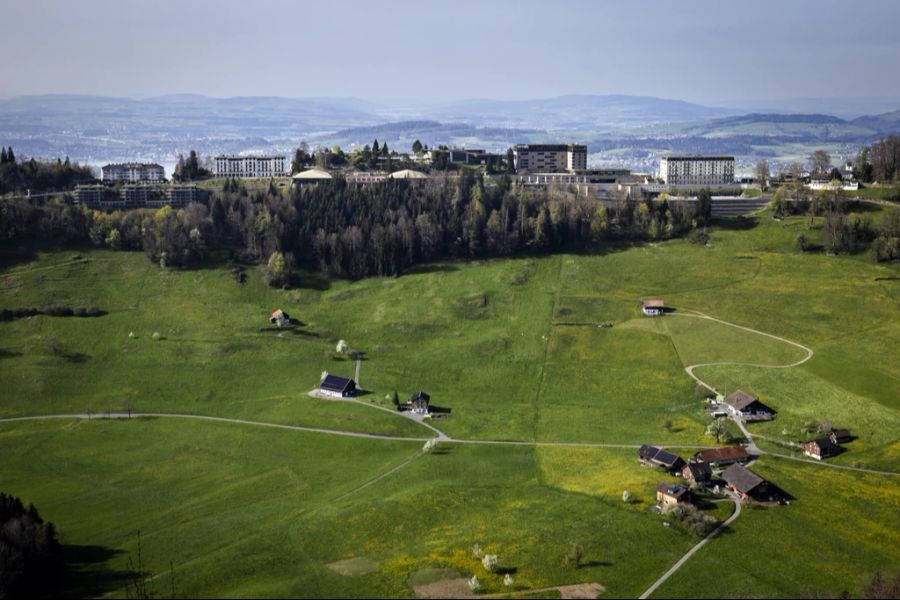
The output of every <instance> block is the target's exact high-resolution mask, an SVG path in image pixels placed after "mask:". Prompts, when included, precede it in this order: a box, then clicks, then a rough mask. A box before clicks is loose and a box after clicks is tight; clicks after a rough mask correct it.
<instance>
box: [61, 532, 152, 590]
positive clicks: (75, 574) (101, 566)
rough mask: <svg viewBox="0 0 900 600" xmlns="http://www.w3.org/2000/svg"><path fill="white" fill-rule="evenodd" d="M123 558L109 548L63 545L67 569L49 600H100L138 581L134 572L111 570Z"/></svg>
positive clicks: (118, 551)
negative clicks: (82, 599) (68, 599)
mask: <svg viewBox="0 0 900 600" xmlns="http://www.w3.org/2000/svg"><path fill="white" fill-rule="evenodd" d="M121 554H122V551H121V550H116V549H113V548H108V547H106V546H93V545H92V546H77V545H73V544H63V546H62V555H63V560H64V563H65V565H66V566H65V569H64V572H63V573H62V575H61V576H60V578H59V582H58V583H57V584H56V585H55V586H53V588H52V589H51V590H50V594H49V596H52V597H62V598H96V597H98V596H104V595H106V594H108V593H110V592H113V591H116V590H120V589H122V588H123V587H125V586H127V585H128V583H129V582H131V581H133V580H134V576H135V573H134V572H132V571H125V570H116V569H111V568H109V567H108V566H107V564H108V563H109V561H111V560H112V559H113V558H115V557H117V556H119V555H121Z"/></svg>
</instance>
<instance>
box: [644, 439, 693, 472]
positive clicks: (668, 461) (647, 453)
mask: <svg viewBox="0 0 900 600" xmlns="http://www.w3.org/2000/svg"><path fill="white" fill-rule="evenodd" d="M638 459H639V460H640V461H641V462H642V463H644V464H646V465H651V466H654V467H662V468H663V469H665V470H666V471H672V472H678V471H681V469H682V468H683V467H684V460H683V459H682V458H681V457H680V456H678V455H677V454H672V453H671V452H667V451H665V450H663V449H662V448H657V447H656V446H648V445H647V444H644V445H643V446H641V447H640V449H638Z"/></svg>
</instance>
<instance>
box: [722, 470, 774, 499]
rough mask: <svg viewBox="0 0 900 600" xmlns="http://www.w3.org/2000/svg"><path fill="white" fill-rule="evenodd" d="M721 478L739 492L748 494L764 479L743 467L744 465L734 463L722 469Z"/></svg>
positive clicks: (763, 481)
mask: <svg viewBox="0 0 900 600" xmlns="http://www.w3.org/2000/svg"><path fill="white" fill-rule="evenodd" d="M722 479H724V480H725V483H727V484H728V485H730V486H731V487H733V488H734V489H736V490H737V491H739V492H741V493H742V494H748V493H750V492H751V491H753V490H754V489H756V488H757V487H759V485H760V484H762V483H765V482H766V480H765V479H763V478H762V477H760V476H759V475H757V474H756V473H754V472H753V471H751V470H750V469H748V468H747V467H745V466H744V465H738V464H734V465H731V466H730V467H728V468H727V469H725V470H724V471H722Z"/></svg>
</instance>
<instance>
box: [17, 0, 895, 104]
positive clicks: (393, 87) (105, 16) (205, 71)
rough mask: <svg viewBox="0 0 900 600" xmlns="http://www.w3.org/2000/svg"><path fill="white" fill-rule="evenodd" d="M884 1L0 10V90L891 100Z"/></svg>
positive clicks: (107, 4) (891, 59)
mask: <svg viewBox="0 0 900 600" xmlns="http://www.w3.org/2000/svg"><path fill="white" fill-rule="evenodd" d="M898 24H900V2H896V1H878V2H874V1H873V2H848V1H842V2H837V1H822V0H816V1H795V2H791V1H768V0H767V1H759V0H752V1H750V0H744V1H741V2H735V1H703V2H692V1H688V0H680V1H665V2H662V1H660V2H640V1H635V0H631V1H627V2H600V1H591V2H581V1H571V2H565V1H562V2H557V1H552V2H551V1H548V0H542V1H538V2H530V1H527V2H526V1H522V0H517V1H511V2H506V1H492V0H484V1H480V2H468V1H455V2H428V1H425V0H418V1H412V2H407V1H385V0H382V1H381V2H372V1H359V2H357V1H347V0H343V1H339V2H329V1H326V0H319V1H317V2H308V3H301V2H288V1H276V0H263V1H258V0H254V1H252V2H249V1H246V0H245V1H242V2H230V1H226V0H218V1H215V2H210V1H202V2H200V1H198V2H190V1H183V2H174V1H173V2H169V1H163V2H160V1H157V0H154V1H153V2H145V1H124V0H122V1H113V0H109V1H98V0H80V1H79V2H48V1H44V0H41V1H34V0H29V1H27V2H26V1H24V0H23V1H15V0H2V4H0V48H2V56H3V57H4V60H3V61H2V62H0V96H4V97H8V96H15V95H22V94H36V93H82V94H101V95H116V96H129V97H146V96H153V95H158V94H166V93H180V92H192V93H199V94H207V95H212V96H238V95H240V96H251V95H252V96H256V95H278V96H294V97H297V96H354V97H360V98H367V99H383V98H404V97H406V98H408V97H416V96H417V97H421V98H426V99H432V100H433V99H437V98H449V99H460V98H500V99H519V98H535V97H547V96H556V95H561V94H569V93H596V94H612V93H621V94H642V95H652V96H661V97H668V98H680V99H685V100H691V101H696V102H701V103H706V104H712V103H717V102H726V101H730V102H732V103H735V102H741V101H744V100H752V99H784V98H797V97H820V96H830V97H835V96H838V97H872V98H886V97H887V98H900V75H898V73H900V33H898V31H900V27H898Z"/></svg>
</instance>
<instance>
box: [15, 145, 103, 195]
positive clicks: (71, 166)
mask: <svg viewBox="0 0 900 600" xmlns="http://www.w3.org/2000/svg"><path fill="white" fill-rule="evenodd" d="M93 181H94V174H93V172H92V171H91V168H90V167H88V166H86V165H84V166H82V165H79V164H78V163H73V162H71V161H70V160H69V157H68V156H67V157H66V158H65V160H62V159H59V158H57V159H56V160H55V161H38V160H35V159H34V158H30V159H28V160H23V161H19V160H17V158H16V154H15V152H14V151H13V149H12V146H10V147H8V148H2V150H0V194H6V193H8V192H25V191H26V190H30V191H31V192H32V193H35V192H46V191H56V190H66V189H71V188H72V187H74V186H76V185H78V184H82V183H91V182H93Z"/></svg>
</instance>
